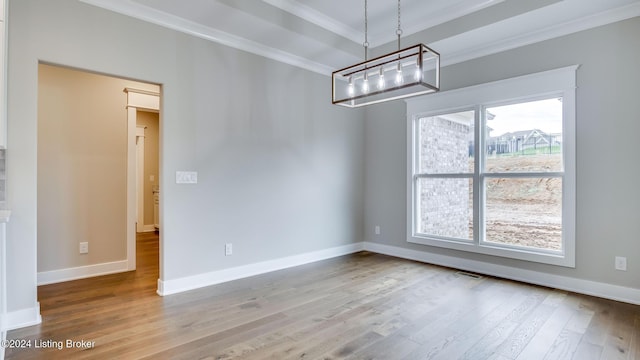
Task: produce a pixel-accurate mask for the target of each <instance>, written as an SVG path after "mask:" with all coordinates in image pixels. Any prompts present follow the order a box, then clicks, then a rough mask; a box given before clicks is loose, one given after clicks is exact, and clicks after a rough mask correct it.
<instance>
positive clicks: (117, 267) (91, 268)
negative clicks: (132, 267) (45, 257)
mask: <svg viewBox="0 0 640 360" xmlns="http://www.w3.org/2000/svg"><path fill="white" fill-rule="evenodd" d="M125 271H128V263H127V260H121V261H114V262H108V263H102V264H95V265H87V266H79V267H75V268H68V269H60V270H52V271H43V272H39V273H38V286H40V285H47V284H54V283H59V282H63V281H71V280H78V279H84V278H88V277H94V276H100V275H108V274H115V273H119V272H125Z"/></svg>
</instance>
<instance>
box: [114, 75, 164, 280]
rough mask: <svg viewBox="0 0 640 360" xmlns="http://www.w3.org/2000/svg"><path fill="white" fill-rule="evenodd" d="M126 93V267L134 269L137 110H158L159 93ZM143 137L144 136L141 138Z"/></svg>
mask: <svg viewBox="0 0 640 360" xmlns="http://www.w3.org/2000/svg"><path fill="white" fill-rule="evenodd" d="M123 91H124V92H125V93H127V214H126V215H127V263H128V265H127V268H128V270H135V269H136V230H137V229H136V222H137V217H138V214H137V210H138V209H137V207H138V202H137V201H138V199H137V191H136V189H137V181H136V180H138V179H137V177H138V176H137V174H138V173H137V170H136V167H137V166H136V165H137V152H138V147H137V146H136V139H137V134H138V125H137V119H138V110H140V111H151V112H159V111H160V94H159V93H156V92H152V91H147V90H139V89H134V88H129V87H127V88H124V90H123ZM142 139H144V137H143V138H142Z"/></svg>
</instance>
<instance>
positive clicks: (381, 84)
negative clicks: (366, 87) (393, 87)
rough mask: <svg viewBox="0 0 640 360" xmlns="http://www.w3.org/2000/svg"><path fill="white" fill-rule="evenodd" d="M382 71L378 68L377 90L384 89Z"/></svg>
mask: <svg viewBox="0 0 640 360" xmlns="http://www.w3.org/2000/svg"><path fill="white" fill-rule="evenodd" d="M384 85H385V84H384V69H383V68H380V77H378V90H382V89H384Z"/></svg>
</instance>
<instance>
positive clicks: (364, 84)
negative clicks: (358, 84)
mask: <svg viewBox="0 0 640 360" xmlns="http://www.w3.org/2000/svg"><path fill="white" fill-rule="evenodd" d="M362 92H363V93H365V94H366V93H368V92H369V77H368V76H367V73H366V72H365V73H364V81H363V82H362Z"/></svg>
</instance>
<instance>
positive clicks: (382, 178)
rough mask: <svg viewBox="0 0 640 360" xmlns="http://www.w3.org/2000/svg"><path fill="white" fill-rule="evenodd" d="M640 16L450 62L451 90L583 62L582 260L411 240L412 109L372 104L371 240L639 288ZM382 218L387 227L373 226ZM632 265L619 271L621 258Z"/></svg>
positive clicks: (447, 79) (368, 127) (446, 82)
mask: <svg viewBox="0 0 640 360" xmlns="http://www.w3.org/2000/svg"><path fill="white" fill-rule="evenodd" d="M638 34H640V18H634V19H630V20H626V21H623V22H619V23H615V24H611V25H607V26H604V27H600V28H595V29H592V30H588V31H584V32H580V33H576V34H573V35H569V36H565V37H561V38H558V39H554V40H550V41H545V42H541V43H538V44H534V45H530V46H526V47H522V48H518V49H515V50H511V51H507V52H504V53H499V54H495V55H491V56H487V57H483V58H479V59H475V60H472V61H468V62H465V63H461V64H457V65H452V66H449V67H446V68H444V69H443V72H442V79H441V80H442V84H443V90H449V89H456V88H460V87H465V86H469V85H475V84H481V83H484V82H488V81H494V80H499V79H505V78H510V77H514V76H518V75H524V74H528V73H534V72H539V71H544V70H550V69H554V68H558V67H563V66H568V65H573V64H582V66H581V67H580V69H579V70H578V75H577V76H578V78H577V81H578V91H577V214H576V215H577V221H576V222H577V229H576V248H577V250H576V268H575V269H570V268H562V267H557V266H551V265H543V264H536V263H531V262H524V261H518V260H510V259H504V258H499V257H492V256H485V255H480V254H470V253H464V252H459V251H454V250H447V249H441V248H435V247H429V246H421V245H416V244H409V243H407V241H406V238H407V234H406V220H407V214H406V203H405V199H406V155H407V154H406V146H407V139H406V109H405V106H404V104H402V103H394V104H384V105H383V104H381V105H377V106H373V107H369V108H368V109H367V112H366V117H367V121H366V123H365V133H366V140H365V153H366V166H365V169H366V187H365V188H366V189H365V239H366V240H367V241H373V242H377V243H381V244H388V245H393V246H398V247H403V248H408V249H414V250H420V251H425V252H431V253H435V254H445V255H450V256H457V257H460V258H464V259H475V260H479V261H485V262H489V263H494V264H501V265H507V266H512V267H516V268H522V269H529V270H536V271H540V272H545V273H550V274H558V275H564V276H569V277H575V278H580V279H588V280H593V281H597V282H606V283H611V284H616V285H621V286H628V287H632V288H640V276H638V274H639V273H640V256H639V254H640V241H639V236H640V235H639V234H640V221H638V219H639V217H640V201H638V199H640V187H639V186H638V178H640V161H638V149H637V148H636V147H637V134H639V133H640V102H639V101H638V90H637V86H638V84H639V83H640V71H638V64H637V61H638V59H640V37H638ZM376 225H380V227H381V234H380V235H375V233H374V227H375V226H376ZM616 255H622V256H627V258H628V271H627V272H621V271H615V270H614V266H613V265H614V256H616Z"/></svg>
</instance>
